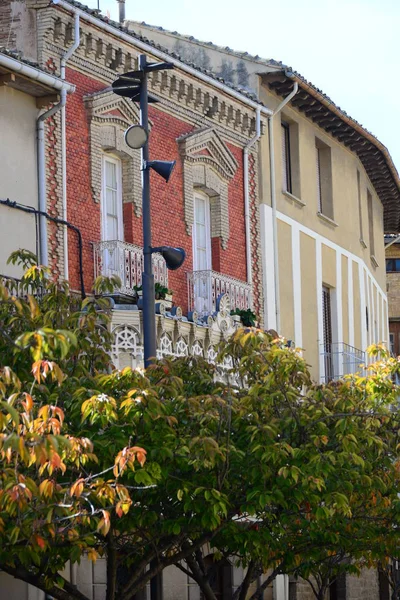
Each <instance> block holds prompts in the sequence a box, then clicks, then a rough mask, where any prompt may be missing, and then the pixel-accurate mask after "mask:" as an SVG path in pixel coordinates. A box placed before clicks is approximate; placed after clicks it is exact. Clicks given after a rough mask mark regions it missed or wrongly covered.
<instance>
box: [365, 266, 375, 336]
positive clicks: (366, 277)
mask: <svg viewBox="0 0 400 600" xmlns="http://www.w3.org/2000/svg"><path fill="white" fill-rule="evenodd" d="M364 276H365V285H366V287H367V305H368V333H367V344H368V346H370V345H371V344H372V331H373V327H374V323H373V321H372V306H371V280H370V277H369V273H368V272H367V271H366V270H365V269H364Z"/></svg>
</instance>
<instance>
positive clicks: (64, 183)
mask: <svg viewBox="0 0 400 600" xmlns="http://www.w3.org/2000/svg"><path fill="white" fill-rule="evenodd" d="M80 41H81V40H80V32H79V14H78V13H75V15H74V43H73V44H72V46H71V47H70V48H68V50H67V52H66V53H65V54H64V56H63V57H62V58H61V64H60V74H61V79H62V81H65V66H66V64H67V61H68V60H69V59H70V58H71V56H72V55H73V53H74V52H75V50H76V49H77V48H78V46H79V44H80ZM65 106H66V105H65V104H64V105H63V106H62V107H61V179H62V218H63V219H64V221H66V220H67V134H66V114H65ZM63 229H64V231H63V239H64V279H65V280H68V278H69V269H68V228H67V227H66V226H64V228H63Z"/></svg>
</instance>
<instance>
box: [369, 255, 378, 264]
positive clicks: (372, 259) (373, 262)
mask: <svg viewBox="0 0 400 600" xmlns="http://www.w3.org/2000/svg"><path fill="white" fill-rule="evenodd" d="M371 263H372V264H373V265H374V267H379V263H378V261H377V260H376V258H375V256H374V255H373V254H371Z"/></svg>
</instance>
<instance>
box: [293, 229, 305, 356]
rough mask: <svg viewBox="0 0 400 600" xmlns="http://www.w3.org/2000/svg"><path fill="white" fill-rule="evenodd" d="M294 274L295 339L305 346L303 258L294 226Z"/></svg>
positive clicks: (297, 232)
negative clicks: (302, 281)
mask: <svg viewBox="0 0 400 600" xmlns="http://www.w3.org/2000/svg"><path fill="white" fill-rule="evenodd" d="M291 229H292V275H293V314H294V339H295V344H296V347H298V348H302V346H303V329H302V303H301V259H300V231H299V228H298V227H292V228H291Z"/></svg>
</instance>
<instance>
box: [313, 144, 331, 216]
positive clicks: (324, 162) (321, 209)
mask: <svg viewBox="0 0 400 600" xmlns="http://www.w3.org/2000/svg"><path fill="white" fill-rule="evenodd" d="M315 149H316V167H317V200H318V213H320V214H321V215H324V216H325V217H328V218H329V219H333V193H332V160H331V149H330V147H329V146H327V145H326V144H324V142H321V140H319V139H316V140H315Z"/></svg>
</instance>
